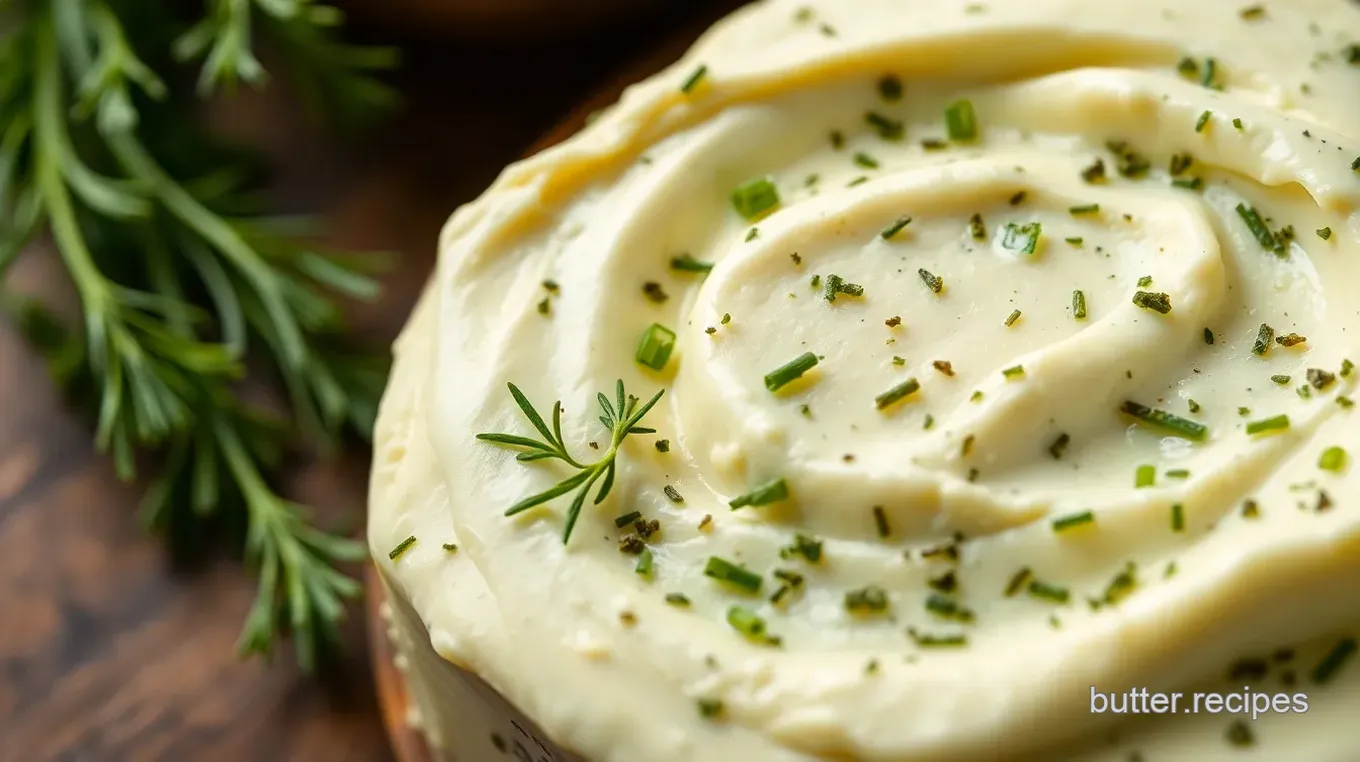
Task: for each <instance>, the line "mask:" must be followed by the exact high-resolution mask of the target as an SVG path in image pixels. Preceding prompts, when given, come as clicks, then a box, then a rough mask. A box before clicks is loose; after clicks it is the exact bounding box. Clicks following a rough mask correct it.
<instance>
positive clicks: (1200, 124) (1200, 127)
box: [1195, 111, 1214, 132]
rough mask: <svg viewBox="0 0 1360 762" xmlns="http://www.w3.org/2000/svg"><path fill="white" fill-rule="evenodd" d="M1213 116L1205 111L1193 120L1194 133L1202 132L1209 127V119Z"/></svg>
mask: <svg viewBox="0 0 1360 762" xmlns="http://www.w3.org/2000/svg"><path fill="white" fill-rule="evenodd" d="M1213 115H1214V112H1212V111H1205V112H1204V113H1202V114H1200V115H1199V119H1196V120H1195V132H1204V128H1205V127H1207V126H1208V125H1209V119H1210V117H1212V116H1213Z"/></svg>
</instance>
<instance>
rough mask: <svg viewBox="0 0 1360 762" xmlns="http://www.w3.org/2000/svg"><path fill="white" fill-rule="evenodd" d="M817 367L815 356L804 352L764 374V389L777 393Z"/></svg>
mask: <svg viewBox="0 0 1360 762" xmlns="http://www.w3.org/2000/svg"><path fill="white" fill-rule="evenodd" d="M816 365H817V355H814V354H813V353H811V352H804V353H803V354H801V355H798V356H797V357H795V358H793V359H792V360H789V361H788V362H787V363H785V364H783V365H781V366H779V367H778V368H775V369H774V370H772V371H770V372H769V373H767V374H765V388H766V389H769V390H770V391H772V392H777V391H779V390H780V389H782V388H783V387H785V386H787V385H788V384H790V383H792V382H793V381H794V380H796V379H798V378H801V377H802V375H803V374H804V373H807V372H808V371H809V370H812V368H813V367H815V366H816Z"/></svg>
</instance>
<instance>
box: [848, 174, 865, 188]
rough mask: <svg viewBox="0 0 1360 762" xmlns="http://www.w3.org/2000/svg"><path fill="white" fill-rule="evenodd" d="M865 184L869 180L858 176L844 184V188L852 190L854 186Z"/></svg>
mask: <svg viewBox="0 0 1360 762" xmlns="http://www.w3.org/2000/svg"><path fill="white" fill-rule="evenodd" d="M867 182H869V178H868V177H866V176H864V175H860V176H859V177H856V178H855V179H853V180H851V181H850V182H848V183H846V184H845V187H847V188H853V187H855V186H856V185H863V184H865V183H867Z"/></svg>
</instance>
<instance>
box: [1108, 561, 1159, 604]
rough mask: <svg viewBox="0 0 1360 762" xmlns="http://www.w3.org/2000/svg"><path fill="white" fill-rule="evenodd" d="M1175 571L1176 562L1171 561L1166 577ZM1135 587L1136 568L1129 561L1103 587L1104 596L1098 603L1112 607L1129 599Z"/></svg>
mask: <svg viewBox="0 0 1360 762" xmlns="http://www.w3.org/2000/svg"><path fill="white" fill-rule="evenodd" d="M1175 569H1176V562H1175V561H1172V562H1171V563H1170V564H1169V565H1168V566H1167V574H1166V576H1170V575H1171V574H1174V573H1175ZM1137 587H1138V577H1137V567H1136V566H1134V564H1133V562H1132V561H1130V562H1129V563H1128V564H1127V565H1125V566H1124V568H1123V569H1122V570H1120V572H1119V573H1118V574H1116V575H1114V579H1111V580H1110V584H1109V585H1107V586H1106V587H1105V595H1104V596H1102V597H1101V600H1100V603H1101V604H1104V605H1110V606H1113V605H1114V604H1116V603H1119V602H1120V601H1122V600H1124V599H1125V598H1127V597H1129V594H1130V593H1132V592H1133V591H1134V590H1135V589H1136V588H1137Z"/></svg>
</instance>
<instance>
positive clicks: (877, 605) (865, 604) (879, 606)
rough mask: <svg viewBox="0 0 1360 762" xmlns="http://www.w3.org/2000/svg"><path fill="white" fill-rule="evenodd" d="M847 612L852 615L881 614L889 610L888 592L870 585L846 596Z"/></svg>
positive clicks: (852, 591)
mask: <svg viewBox="0 0 1360 762" xmlns="http://www.w3.org/2000/svg"><path fill="white" fill-rule="evenodd" d="M845 610H846V611H849V612H850V613H852V614H881V613H883V612H885V611H887V610H888V591H886V590H884V589H883V588H881V587H879V586H877V585H869V586H867V587H863V588H860V589H858V590H850V591H848V592H846V594H845Z"/></svg>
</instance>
